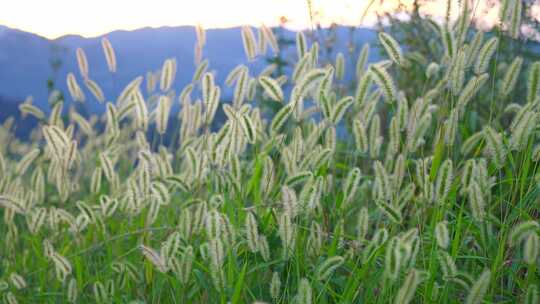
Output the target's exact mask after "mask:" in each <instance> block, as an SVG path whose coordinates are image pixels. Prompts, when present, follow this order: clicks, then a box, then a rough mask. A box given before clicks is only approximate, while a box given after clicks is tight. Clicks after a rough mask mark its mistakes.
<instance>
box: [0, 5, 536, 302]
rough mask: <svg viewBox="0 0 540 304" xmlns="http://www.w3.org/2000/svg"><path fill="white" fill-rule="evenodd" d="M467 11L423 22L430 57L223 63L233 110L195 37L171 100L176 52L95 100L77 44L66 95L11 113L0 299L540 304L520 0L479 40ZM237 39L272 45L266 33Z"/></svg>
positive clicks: (396, 48)
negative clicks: (183, 82) (280, 66)
mask: <svg viewBox="0 0 540 304" xmlns="http://www.w3.org/2000/svg"><path fill="white" fill-rule="evenodd" d="M463 3H464V6H465V7H464V8H463V10H462V11H463V12H464V14H462V15H461V17H460V18H458V19H457V20H456V21H455V22H448V23H443V24H440V23H437V22H434V21H432V20H429V19H422V20H421V21H420V28H421V29H423V30H424V31H425V32H427V33H429V36H426V37H424V38H425V39H427V40H429V43H428V44H425V45H422V46H421V47H423V48H428V49H429V51H430V53H431V54H433V57H434V60H430V59H429V58H427V57H426V56H423V55H422V53H421V52H419V51H418V50H417V49H415V48H411V47H403V46H402V45H401V43H400V42H398V40H397V39H395V38H394V37H393V36H392V33H390V32H388V33H386V32H384V31H381V32H380V34H379V41H378V44H379V48H380V49H381V50H383V55H384V57H385V59H384V60H382V61H380V62H368V55H369V52H370V51H373V48H370V46H369V45H365V46H363V47H362V48H361V51H360V52H359V55H358V56H357V57H355V58H353V59H351V58H349V56H346V55H347V54H339V55H338V56H337V57H336V58H335V60H332V61H330V62H329V61H323V60H322V59H320V58H319V53H320V48H322V46H321V45H319V44H318V43H314V42H312V41H310V40H309V39H308V38H307V36H306V35H305V34H304V33H303V32H299V33H298V35H297V37H296V44H295V46H294V47H295V48H296V54H295V62H294V67H293V68H294V69H293V71H292V73H291V74H290V75H286V74H281V75H278V73H277V69H276V65H275V64H272V65H269V66H268V68H266V69H264V70H263V71H262V72H261V73H259V74H257V75H255V74H254V73H253V72H252V71H250V69H249V68H248V65H239V66H238V67H237V68H235V69H234V70H233V71H219V72H221V73H229V74H228V77H227V81H226V84H225V86H227V87H230V88H232V90H233V91H234V94H233V98H232V100H224V98H223V97H222V94H221V92H222V89H224V88H223V87H220V86H219V85H218V84H216V82H215V80H214V75H213V73H212V72H211V71H210V68H211V63H209V62H208V61H206V60H204V53H203V52H202V50H203V47H204V43H205V32H204V30H203V29H201V28H198V29H197V37H198V42H197V44H196V46H195V48H196V49H197V52H196V53H197V54H198V57H199V58H196V60H197V61H198V62H199V66H198V68H197V71H196V73H195V75H194V76H193V82H192V83H191V84H189V85H187V86H186V87H184V88H174V87H172V83H173V80H174V78H175V74H176V73H182V69H181V67H178V68H177V67H176V63H175V60H174V59H168V60H166V61H165V62H164V64H163V67H162V69H161V72H160V73H159V74H155V73H149V74H148V75H147V76H146V77H145V78H143V77H138V78H136V79H134V80H133V81H132V82H131V83H129V84H128V85H127V86H126V87H125V89H124V90H123V92H122V93H121V94H120V95H119V96H103V93H102V91H101V89H100V87H99V84H97V83H95V82H94V81H92V80H91V79H90V78H89V70H90V69H91V68H92V67H91V66H89V65H88V62H87V60H86V56H85V53H84V50H83V49H78V50H77V58H78V63H79V71H78V72H74V73H73V74H69V75H68V77H67V83H68V87H69V94H65V98H64V97H62V96H61V95H58V94H56V95H54V96H52V97H51V100H52V102H51V104H52V106H51V109H50V110H46V111H45V110H43V109H39V108H37V107H36V106H34V105H32V103H31V100H29V101H26V102H25V103H23V104H21V105H20V111H21V112H22V113H23V114H25V115H27V116H28V119H30V118H32V119H37V120H39V126H38V127H37V128H36V129H35V130H34V132H33V133H32V135H31V136H30V140H20V139H18V138H17V137H15V136H14V135H13V129H14V128H15V127H16V124H17V123H24V122H18V121H14V120H6V121H5V122H4V123H3V125H2V128H1V129H0V143H1V144H0V149H1V154H0V156H1V157H0V214H1V215H2V217H3V220H2V222H1V224H0V236H1V237H0V241H1V245H0V259H1V265H0V295H1V299H2V300H3V301H4V302H5V303H8V304H15V303H67V302H69V303H255V302H256V303H298V304H307V303H398V304H401V303H530V304H535V303H539V294H538V292H539V291H538V286H539V284H540V277H539V270H538V261H539V258H538V253H539V246H540V244H539V243H540V240H539V233H540V225H539V222H538V219H539V209H540V208H539V202H540V188H539V181H540V171H539V168H538V166H539V165H540V162H539V161H540V141H539V138H538V123H539V114H540V113H539V111H540V61H539V62H534V61H531V60H530V59H528V58H524V57H521V56H520V55H519V54H518V53H517V51H516V49H517V48H514V46H516V45H517V43H518V39H516V38H517V35H516V31H519V30H516V27H519V22H520V21H519V17H520V16H521V10H522V7H521V1H506V3H507V4H508V5H507V6H506V7H503V11H502V12H501V21H500V24H501V27H500V29H501V30H498V31H495V32H490V33H484V32H481V31H476V30H475V29H474V28H473V27H472V26H470V16H469V15H468V13H467V12H468V11H469V10H468V8H467V7H466V3H468V2H467V1H465V2H463ZM513 37H514V38H513ZM242 38H243V42H244V49H245V53H246V56H247V58H248V59H250V60H251V59H254V58H256V57H258V56H264V54H266V53H267V51H268V52H273V53H279V52H280V44H279V41H278V40H279V39H278V38H276V36H275V35H274V33H273V31H272V29H270V28H267V27H262V28H261V29H259V33H258V35H257V34H256V33H254V32H253V29H252V28H250V27H244V28H243V29H242ZM503 45H504V48H503ZM103 50H104V56H105V58H106V62H107V64H108V67H109V70H110V72H111V73H115V72H116V59H115V53H114V49H113V46H112V45H111V44H110V43H109V42H108V40H106V39H104V40H103ZM504 54H509V56H505V55H504ZM347 72H350V73H353V74H354V77H353V78H354V80H353V82H352V84H351V85H349V84H347V83H346V81H345V75H346V73H347ZM175 90H178V91H179V92H181V93H180V94H178V96H177V95H176V94H175ZM66 93H67V92H66ZM92 95H93V97H92V99H91V98H90V96H92ZM63 99H65V100H63ZM95 100H97V101H99V102H100V103H102V104H103V105H102V107H103V114H99V115H91V116H90V117H88V116H85V115H83V114H82V113H80V112H79V110H78V109H80V108H81V106H82V105H84V103H85V102H95ZM110 100H113V101H110ZM175 103H179V104H180V107H179V108H180V111H179V112H176V110H175V109H176V108H178V106H173V105H174V104H175ZM42 110H43V111H42ZM219 112H223V113H224V114H225V117H226V119H225V121H224V122H223V123H216V121H214V120H215V116H216V113H219Z"/></svg>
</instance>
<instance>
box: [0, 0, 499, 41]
mask: <svg viewBox="0 0 540 304" xmlns="http://www.w3.org/2000/svg"><path fill="white" fill-rule="evenodd" d="M476 1H480V2H479V3H480V5H479V6H478V7H477V11H479V12H480V11H481V12H482V13H483V14H485V15H487V16H488V17H487V18H484V19H485V22H486V24H487V25H489V24H491V23H492V21H491V20H493V19H494V18H495V17H496V16H497V8H498V7H497V5H496V6H494V7H491V8H489V7H488V6H487V5H486V4H484V2H485V0H474V2H476ZM2 2H3V3H2V4H0V24H1V25H6V26H9V27H13V28H17V29H21V30H24V31H29V32H34V33H37V34H39V35H42V36H45V37H47V38H57V37H60V36H63V35H66V34H79V35H82V36H85V37H93V36H99V35H102V34H105V33H107V32H110V31H113V30H118V29H123V30H133V29H137V28H141V27H146V26H150V27H160V26H178V25H195V24H201V25H202V26H203V27H205V28H223V27H232V26H238V25H244V24H249V25H255V26H257V25H260V24H266V25H276V24H277V23H279V18H280V17H281V16H285V17H287V19H289V20H290V22H289V24H288V26H289V27H291V28H295V29H299V28H307V27H310V25H311V22H310V16H309V10H308V4H307V3H308V1H307V0H3V1H2ZM369 2H371V1H370V0H313V1H312V7H313V11H314V13H315V15H314V19H315V21H317V22H320V23H321V24H323V25H328V24H330V23H332V22H336V23H341V24H348V25H359V22H360V19H361V16H362V15H363V13H364V12H365V11H366V8H367V6H368V4H369ZM381 2H382V4H381ZM397 2H398V1H397V0H384V1H381V0H375V1H374V4H372V5H371V6H370V8H369V10H368V11H367V14H366V17H365V18H364V20H363V24H362V25H369V24H371V23H373V21H374V20H375V18H376V12H379V13H380V12H384V11H385V10H388V9H391V8H395V7H396V5H397ZM401 2H402V3H405V4H406V5H410V4H411V3H412V2H413V0H402V1H401ZM452 2H454V3H455V5H454V9H457V3H458V1H457V0H453V1H452ZM423 10H424V12H425V13H428V14H432V15H439V16H441V14H444V12H445V10H446V0H440V1H439V0H434V1H433V0H431V1H430V2H429V3H428V5H427V6H426V7H425V8H423ZM454 11H455V10H454ZM455 13H457V12H456V11H455Z"/></svg>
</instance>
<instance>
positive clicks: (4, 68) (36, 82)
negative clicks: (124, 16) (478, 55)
mask: <svg viewBox="0 0 540 304" xmlns="http://www.w3.org/2000/svg"><path fill="white" fill-rule="evenodd" d="M284 35H285V36H286V37H287V38H290V39H294V37H295V33H294V32H291V31H285V32H284ZM349 35H350V31H349V28H347V27H338V28H337V35H336V37H337V41H336V48H335V49H336V50H341V51H344V50H346V44H347V43H348V41H349ZM354 35H355V36H354V40H355V41H356V43H358V44H363V43H365V42H371V41H373V40H374V39H375V38H376V33H375V32H374V31H373V30H370V29H360V30H356V31H355V34H354ZM104 36H106V37H108V39H109V40H110V41H111V43H112V45H113V46H114V48H115V51H116V55H117V61H118V72H117V73H116V75H111V73H109V72H108V70H107V64H106V61H105V58H104V55H103V51H102V47H101V38H102V37H95V38H84V37H81V36H75V35H69V36H64V37H61V38H58V39H55V40H49V39H46V38H43V37H40V36H38V35H35V34H32V33H28V32H24V31H20V30H15V29H10V28H7V27H3V26H0V96H6V97H8V98H9V99H10V100H23V99H24V98H25V97H26V96H28V95H33V96H34V103H35V104H36V105H38V106H40V107H46V105H47V96H48V90H47V87H46V81H47V79H48V78H49V77H51V76H55V77H54V79H55V81H56V83H57V85H58V88H59V89H61V90H63V91H66V84H65V82H66V81H65V79H66V75H67V73H68V72H74V73H75V75H76V76H77V78H78V80H79V81H80V75H79V73H78V67H77V61H76V55H75V50H76V48H77V47H81V48H83V49H84V50H85V52H86V55H87V57H88V62H89V66H90V78H92V79H93V80H94V81H96V82H98V83H99V84H100V86H102V88H103V90H104V91H105V95H106V96H107V98H108V99H110V100H114V99H115V98H116V96H117V95H118V93H119V91H120V90H121V89H122V88H123V87H124V86H125V85H126V84H127V83H129V82H130V81H131V80H132V79H134V78H135V77H137V76H139V75H144V73H146V71H148V70H157V69H159V68H160V67H161V65H162V63H163V61H164V60H165V59H167V58H169V57H175V58H176V60H177V62H178V71H177V77H176V82H175V84H174V87H175V88H176V89H177V90H180V89H181V88H182V87H183V86H184V85H186V84H187V83H189V82H190V81H191V77H192V75H193V72H194V70H195V66H194V63H193V58H194V56H193V46H194V43H195V40H196V36H195V30H194V28H193V27H190V26H181V27H161V28H142V29H138V30H134V31H114V32H111V33H108V34H106V35H104ZM206 41H207V43H206V46H205V48H204V56H205V58H208V59H209V60H210V70H215V71H216V72H217V73H216V78H217V82H218V83H222V82H223V80H224V78H225V77H226V75H227V74H228V72H229V71H230V70H231V69H233V68H234V67H235V66H236V65H238V64H240V63H246V59H245V55H244V50H243V47H242V40H241V35H240V28H230V29H213V30H207V39H206ZM290 51H291V56H292V52H293V51H294V50H293V49H291V50H290ZM372 53H375V52H372ZM269 54H270V51H269ZM330 56H335V52H333V54H330ZM373 56H377V54H373ZM51 58H58V59H60V60H61V62H62V66H61V68H60V69H59V71H58V73H57V74H56V75H53V70H52V68H51V65H50V60H51ZM372 59H374V58H372ZM264 65H265V63H264V60H263V59H258V60H257V61H255V62H252V63H249V67H250V69H251V70H252V71H254V73H256V72H258V71H259V70H260V69H261V68H262V67H263V66H264ZM349 70H350V69H349ZM81 86H82V82H81ZM85 90H86V89H85ZM225 94H227V92H225ZM86 95H87V96H88V97H89V99H90V100H89V101H88V104H89V107H90V108H95V107H98V106H99V105H98V104H97V103H96V102H95V101H94V100H93V99H92V98H91V94H90V93H89V92H86Z"/></svg>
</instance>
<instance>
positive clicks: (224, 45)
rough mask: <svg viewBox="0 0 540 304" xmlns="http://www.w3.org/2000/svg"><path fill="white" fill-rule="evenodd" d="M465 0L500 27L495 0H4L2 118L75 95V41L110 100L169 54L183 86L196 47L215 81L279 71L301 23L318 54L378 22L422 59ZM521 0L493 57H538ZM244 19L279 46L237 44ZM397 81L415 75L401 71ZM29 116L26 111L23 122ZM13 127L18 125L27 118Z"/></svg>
mask: <svg viewBox="0 0 540 304" xmlns="http://www.w3.org/2000/svg"><path fill="white" fill-rule="evenodd" d="M462 1H469V7H470V10H471V12H470V13H471V15H472V27H473V28H474V29H475V30H481V31H484V32H486V33H487V34H488V35H499V34H500V32H502V31H505V30H507V29H506V28H505V25H503V24H498V23H497V20H498V14H499V11H500V7H501V5H502V3H501V1H499V0H311V1H307V0H226V1H223V0H197V1H187V0H176V1H171V0H153V1H108V0H93V1H82V0H49V1H35V0H17V1H3V3H2V4H1V5H0V6H1V8H0V122H1V121H3V120H5V118H6V117H8V116H15V117H19V116H20V113H19V111H18V104H20V103H21V102H23V101H24V100H27V102H30V100H31V102H32V103H33V104H34V105H36V106H38V107H39V108H41V109H43V110H44V111H48V110H49V109H50V106H51V105H52V104H53V103H54V102H56V101H57V100H60V99H61V100H64V101H65V102H66V103H68V104H69V103H70V102H72V101H71V100H70V99H71V98H70V96H69V94H67V86H66V76H67V73H68V72H73V73H74V74H75V75H76V76H77V78H78V81H79V82H81V81H82V78H81V77H80V74H79V73H77V71H78V66H77V60H76V49H77V48H82V49H83V50H84V52H85V53H86V56H87V59H88V63H89V78H91V79H92V80H94V81H95V82H96V83H98V84H99V85H100V86H101V88H102V89H103V91H104V93H105V96H106V97H107V100H114V99H115V98H116V97H117V96H118V94H119V93H120V92H121V90H122V89H123V88H124V87H125V86H126V85H127V84H128V83H129V82H130V81H131V80H133V79H134V78H136V77H137V76H140V75H143V76H145V75H146V78H148V77H151V74H152V73H150V74H147V71H154V72H155V73H157V72H159V69H160V68H161V66H162V64H163V61H164V60H165V59H167V58H175V59H176V62H177V74H176V79H175V83H174V88H177V91H180V90H181V88H183V87H184V86H185V85H186V84H188V83H190V82H191V80H192V79H191V78H192V75H193V73H194V71H195V69H196V67H197V63H198V60H197V58H196V57H198V56H196V52H198V51H200V52H201V53H202V54H201V55H202V57H203V58H205V59H208V60H209V63H210V64H209V70H211V71H214V73H215V77H216V80H217V82H218V84H222V83H223V81H224V79H225V77H226V76H227V74H228V73H229V71H231V70H232V69H233V68H234V67H235V66H237V65H238V64H247V65H249V67H250V70H252V71H254V72H255V73H257V72H258V71H260V70H261V69H262V68H264V67H265V66H267V65H268V64H269V63H274V64H276V65H278V67H279V68H278V69H277V72H276V73H281V74H287V73H290V67H291V66H292V63H293V61H295V60H296V59H297V58H296V55H295V54H296V51H295V49H294V47H293V44H294V37H295V31H299V30H302V31H305V33H306V35H307V37H308V38H309V40H310V43H312V42H314V41H317V42H319V44H320V45H321V55H320V59H321V61H322V62H323V63H324V61H325V60H326V61H327V62H330V61H333V60H335V56H336V54H337V53H343V54H344V55H345V58H346V64H352V62H355V59H356V57H357V56H358V53H359V52H360V50H361V48H362V46H363V45H364V44H365V43H369V44H370V45H371V46H372V47H375V48H377V47H378V41H377V32H378V31H381V30H384V31H386V32H388V33H390V34H391V35H392V36H394V37H395V38H396V39H397V40H398V41H399V42H400V43H401V44H402V47H403V48H404V49H414V50H416V52H414V53H410V55H411V56H412V57H414V58H413V59H414V60H419V61H422V62H423V64H425V65H427V64H429V62H431V57H430V56H432V54H430V52H432V48H430V47H428V46H429V45H430V43H432V42H431V41H433V40H437V39H440V38H439V37H437V33H436V32H434V31H430V30H429V27H426V26H425V25H426V22H427V23H429V22H436V23H440V24H442V23H452V22H455V18H456V17H457V16H458V14H459V11H460V9H461V7H462V4H463V3H462ZM507 1H518V0H507ZM519 1H523V9H522V12H521V15H522V19H521V20H522V21H521V25H520V28H519V33H518V38H519V39H518V40H514V39H511V38H510V37H508V39H506V40H505V38H504V36H501V38H503V39H502V41H501V53H500V56H502V57H504V56H515V55H516V54H520V55H521V56H523V57H524V58H525V60H531V61H532V60H540V44H539V43H538V41H539V40H540V32H539V29H540V25H539V22H540V0H519ZM242 25H250V26H253V27H254V29H255V28H257V27H260V26H261V25H266V26H268V27H271V28H272V30H273V31H274V33H275V35H276V37H277V38H278V43H279V48H280V52H278V53H274V52H272V51H268V52H266V54H265V55H262V56H259V57H258V58H257V59H256V60H255V61H253V62H249V63H248V62H247V60H246V58H245V54H244V50H243V47H242V38H241V34H240V26H242ZM428 25H429V24H428ZM195 26H199V27H201V28H204V29H205V30H206V44H205V45H204V47H202V48H201V49H200V50H196V40H197V38H196V30H195ZM104 37H106V38H107V39H108V40H109V41H110V42H111V44H112V46H113V48H114V50H115V53H116V58H117V71H116V72H115V73H110V72H109V70H108V68H107V63H106V59H105V57H104V55H103V48H102V39H103V38H104ZM381 54H382V53H380V52H377V51H372V52H371V53H370V61H374V60H379V59H380V58H379V57H380V56H381ZM505 54H507V55H505ZM512 54H513V55H512ZM424 61H425V62H424ZM346 70H347V71H348V72H347V75H345V80H346V81H348V87H349V88H354V87H355V79H354V78H355V77H354V68H349V69H346ZM397 81H413V80H410V79H407V78H406V77H404V78H401V79H398V80H397ZM411 85H413V84H412V83H411ZM148 90H150V88H148ZM177 93H179V92H177ZM228 94H229V95H230V94H232V92H227V91H225V92H224V94H223V96H224V98H225V99H226V98H227V96H228ZM86 96H87V100H86V101H85V105H84V108H83V112H86V114H91V113H95V112H101V111H103V109H104V105H103V104H100V103H98V102H97V101H96V100H94V99H93V96H92V94H90V93H87V94H86ZM19 118H20V117H19ZM35 123H36V122H35V121H34V122H33V121H32V120H31V118H28V121H27V125H28V126H29V127H31V126H32V124H35ZM17 132H18V133H19V134H24V132H25V127H24V126H23V127H20V128H19V130H17Z"/></svg>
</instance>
